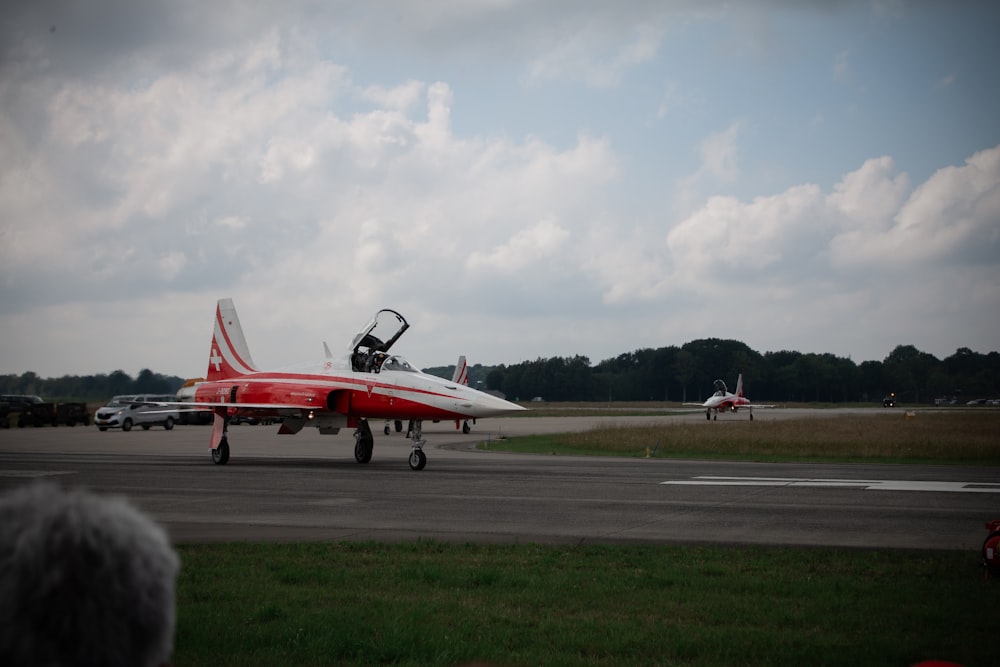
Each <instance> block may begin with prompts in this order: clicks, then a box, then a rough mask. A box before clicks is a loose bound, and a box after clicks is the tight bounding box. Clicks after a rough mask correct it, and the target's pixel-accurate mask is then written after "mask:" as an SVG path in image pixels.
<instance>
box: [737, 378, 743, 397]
mask: <svg viewBox="0 0 1000 667" xmlns="http://www.w3.org/2000/svg"><path fill="white" fill-rule="evenodd" d="M736 395H737V396H739V397H740V398H743V373H740V376H739V377H738V378H736Z"/></svg>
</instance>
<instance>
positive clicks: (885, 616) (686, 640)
mask: <svg viewBox="0 0 1000 667" xmlns="http://www.w3.org/2000/svg"><path fill="white" fill-rule="evenodd" d="M984 537H985V534H984ZM180 551H181V556H182V559H183V563H184V566H183V573H182V576H181V580H180V585H179V600H178V607H179V618H178V630H177V644H176V652H175V660H174V663H175V664H176V665H178V667H183V666H184V665H283V666H284V665H295V666H306V665H461V664H467V663H470V662H483V663H488V664H493V665H779V664H780V665H912V664H914V663H916V662H918V661H920V660H924V659H928V658H947V659H949V660H953V661H957V662H959V663H961V664H963V665H966V666H967V667H974V666H975V665H983V666H986V665H996V664H998V663H997V644H996V639H997V631H998V629H1000V580H997V581H994V582H991V583H989V584H987V583H984V580H983V571H982V568H981V566H980V563H979V560H978V558H977V554H973V553H954V552H937V551H935V552H928V553H914V552H898V551H896V552H893V551H846V550H823V549H812V550H809V549H768V548H745V547H742V548H710V547H682V546H584V547H559V546H539V545H521V546H514V545H511V546H496V545H492V546H489V545H446V544H440V543H434V542H418V543H410V544H397V545H384V544H343V543H341V544H293V545H249V544H235V545H189V546H184V547H181V549H180Z"/></svg>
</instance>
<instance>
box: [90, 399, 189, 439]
mask: <svg viewBox="0 0 1000 667" xmlns="http://www.w3.org/2000/svg"><path fill="white" fill-rule="evenodd" d="M176 401H177V399H176V398H175V397H174V396H173V395H171V394H138V395H134V396H133V395H127V396H115V397H113V398H112V399H111V400H110V401H108V404H107V405H105V406H104V407H103V408H100V409H99V410H98V411H97V414H96V415H94V423H95V424H97V428H98V429H99V430H101V431H107V430H108V429H109V428H120V429H121V430H123V431H131V430H132V427H133V426H141V427H142V428H143V430H146V431H148V430H149V428H150V427H151V426H155V425H161V426H163V428H164V429H166V430H168V431H169V430H170V429H172V428H173V427H174V424H176V423H177V420H178V419H179V418H180V413H179V412H178V411H177V410H176V409H172V408H169V407H167V406H164V405H157V403H164V402H165V403H175V402H176Z"/></svg>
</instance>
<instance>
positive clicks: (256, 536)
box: [0, 410, 1000, 551]
mask: <svg viewBox="0 0 1000 667" xmlns="http://www.w3.org/2000/svg"><path fill="white" fill-rule="evenodd" d="M836 413H837V412H835V411H834V412H831V411H829V410H824V411H823V414H824V415H830V414H836ZM794 414H795V415H796V416H802V415H803V414H807V413H805V412H803V411H801V410H796V411H794ZM840 414H843V416H844V418H852V413H851V412H850V411H843V412H841V413H840ZM761 417H762V415H760V414H758V420H757V421H758V423H760V424H761V426H762V427H764V428H766V423H767V419H778V418H782V411H780V410H776V411H770V412H769V413H768V415H767V418H764V419H762V418H761ZM732 418H736V419H745V418H746V417H745V415H742V414H740V415H734V416H732ZM854 418H856V416H855V417H854ZM670 419H690V420H695V421H700V422H701V423H703V424H705V426H706V427H707V428H711V427H713V425H714V424H713V423H709V422H707V421H705V420H704V416H703V415H701V414H692V415H687V416H681V417H677V416H674V417H670V416H661V415H650V416H644V417H633V416H624V415H623V416H622V417H603V418H597V417H586V418H584V417H563V418H554V417H516V418H515V417H512V418H504V419H487V420H481V421H480V422H479V423H478V424H476V425H475V426H473V429H472V432H471V433H470V434H468V435H463V434H462V432H461V431H456V430H455V428H454V424H453V423H440V424H427V425H426V427H425V429H424V436H425V438H426V439H427V444H426V445H425V446H424V451H425V453H426V454H427V459H428V462H427V467H426V468H425V469H424V470H422V471H420V472H414V471H412V470H410V468H409V465H408V463H407V457H408V454H409V451H410V447H409V443H408V441H407V440H406V439H405V438H404V437H403V436H402V435H400V434H397V433H395V432H393V433H392V434H391V435H390V436H384V435H382V423H381V422H373V424H372V430H373V432H374V433H375V452H374V458H373V460H372V461H371V463H369V464H366V465H361V464H358V463H356V462H355V461H354V439H353V437H352V435H351V431H350V430H348V429H345V430H343V431H341V433H340V434H339V435H336V436H323V435H320V434H319V433H318V432H316V431H315V430H313V429H305V430H303V431H302V432H301V433H299V434H298V435H295V436H283V435H278V434H277V433H276V431H277V427H276V426H250V425H240V426H233V427H231V428H230V434H229V441H230V445H231V449H232V458H231V460H230V462H229V463H228V464H227V465H224V466H217V465H214V464H213V463H212V461H211V457H210V456H209V451H208V437H209V428H208V427H206V426H177V427H175V428H174V429H173V430H172V431H165V430H163V429H162V428H161V427H153V428H152V429H150V430H149V431H142V430H140V429H134V430H132V431H131V432H129V433H122V432H120V431H107V432H104V433H102V432H99V431H98V430H97V429H96V428H95V427H94V426H89V427H84V426H77V427H75V428H69V427H66V426H60V427H58V428H52V427H43V428H30V427H29V428H25V429H16V428H15V429H11V430H0V491H3V490H6V489H9V488H12V487H14V486H17V485H20V484H25V483H29V482H30V481H32V480H35V479H51V480H54V481H57V482H58V483H60V484H65V485H72V486H84V487H87V488H90V489H93V490H95V491H98V492H101V493H109V494H117V495H125V496H128V497H129V498H131V499H132V500H133V501H134V502H136V503H137V504H138V505H139V506H140V507H142V508H143V509H145V510H146V511H148V512H149V513H150V514H151V515H152V516H154V517H155V518H156V519H157V520H159V521H160V522H161V523H162V524H163V525H165V526H166V527H167V529H168V530H169V532H170V534H171V537H172V538H173V540H174V541H175V542H178V543H193V542H218V541H227V542H228V541H245V542H286V541H340V540H351V541H366V540H376V541H398V540H416V539H435V540H442V541H450V542H474V543H543V544H594V543H685V544H719V543H724V544H728V545H750V544H757V545H815V546H838V547H864V548H899V549H963V550H964V549H971V550H976V551H978V550H979V548H980V547H981V545H982V541H983V539H984V538H985V537H986V531H985V529H984V523H985V522H986V521H989V520H993V519H1000V469H998V468H982V467H966V466H926V465H848V464H816V463H807V464H806V463H741V462H717V461H695V460H664V459H645V458H613V457H600V458H590V457H571V456H553V455H549V456H546V455H520V454H511V453H505V452H498V451H482V450H477V449H475V445H476V444H477V443H479V442H483V441H487V442H492V441H495V440H496V439H497V438H498V437H502V436H514V435H521V434H528V433H543V432H565V431H570V430H585V429H589V428H592V427H593V426H595V425H596V424H598V423H600V422H609V421H610V422H613V423H616V424H631V423H647V422H657V421H665V420H670Z"/></svg>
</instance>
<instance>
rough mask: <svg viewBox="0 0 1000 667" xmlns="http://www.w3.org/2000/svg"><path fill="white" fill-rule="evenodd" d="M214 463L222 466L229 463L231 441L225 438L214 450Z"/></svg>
mask: <svg viewBox="0 0 1000 667" xmlns="http://www.w3.org/2000/svg"><path fill="white" fill-rule="evenodd" d="M212 463H214V464H215V465H220V466H221V465H226V464H227V463H229V441H228V440H226V439H225V438H223V439H222V442H220V443H219V446H218V447H216V448H215V449H213V450H212Z"/></svg>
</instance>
